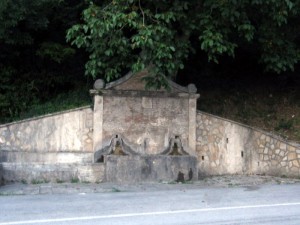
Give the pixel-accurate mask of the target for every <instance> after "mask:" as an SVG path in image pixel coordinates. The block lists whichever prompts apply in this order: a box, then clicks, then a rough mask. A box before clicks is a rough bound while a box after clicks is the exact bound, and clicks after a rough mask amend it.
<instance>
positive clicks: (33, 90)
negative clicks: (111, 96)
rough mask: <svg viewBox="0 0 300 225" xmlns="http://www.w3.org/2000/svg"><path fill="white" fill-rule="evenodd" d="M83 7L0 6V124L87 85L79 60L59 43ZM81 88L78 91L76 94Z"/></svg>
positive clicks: (58, 3) (32, 2) (33, 1)
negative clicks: (62, 94) (60, 94)
mask: <svg viewBox="0 0 300 225" xmlns="http://www.w3.org/2000/svg"><path fill="white" fill-rule="evenodd" d="M83 5H84V3H83V1H79V0H76V1H64V0H26V1H8V0H1V1H0V49H1V51H0V122H1V123H3V122H8V121H11V120H13V119H16V118H20V117H22V116H23V115H22V114H24V113H25V112H26V111H28V110H29V109H30V108H31V107H32V106H34V105H37V104H39V103H42V102H45V101H47V100H49V99H51V98H53V97H55V96H57V95H58V94H59V93H61V92H68V91H70V90H74V89H76V88H78V86H80V85H81V86H82V87H83V86H85V85H89V81H88V80H87V79H86V78H84V76H82V73H83V71H84V64H83V63H82V62H83V59H82V58H83V57H84V56H81V55H79V54H78V53H76V51H75V49H73V48H71V47H70V46H69V45H67V44H66V42H65V32H66V27H69V26H70V25H71V24H74V23H76V21H77V20H78V21H79V15H80V13H79V12H81V11H82V10H83ZM82 87H81V88H82Z"/></svg>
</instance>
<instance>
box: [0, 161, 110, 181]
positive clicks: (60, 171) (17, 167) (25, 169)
mask: <svg viewBox="0 0 300 225" xmlns="http://www.w3.org/2000/svg"><path fill="white" fill-rule="evenodd" d="M0 179H1V180H2V181H4V183H6V182H24V183H47V182H77V181H78V182H91V183H96V182H102V181H103V179H104V165H103V164H95V163H80V164H76V163H75V164H74V163H72V164H70V163H60V164H50V163H0Z"/></svg>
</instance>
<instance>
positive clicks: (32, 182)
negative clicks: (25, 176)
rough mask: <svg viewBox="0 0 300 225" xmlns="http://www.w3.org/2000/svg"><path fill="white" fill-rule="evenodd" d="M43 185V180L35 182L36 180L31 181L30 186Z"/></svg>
mask: <svg viewBox="0 0 300 225" xmlns="http://www.w3.org/2000/svg"><path fill="white" fill-rule="evenodd" d="M43 183H45V182H44V181H43V180H36V179H33V180H31V184H43Z"/></svg>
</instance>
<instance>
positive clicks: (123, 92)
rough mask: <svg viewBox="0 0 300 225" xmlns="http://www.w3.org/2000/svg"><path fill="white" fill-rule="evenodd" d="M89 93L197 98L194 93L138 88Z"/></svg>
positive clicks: (92, 93)
mask: <svg viewBox="0 0 300 225" xmlns="http://www.w3.org/2000/svg"><path fill="white" fill-rule="evenodd" d="M90 94H91V95H102V96H119V97H157V98H199V97H200V95H199V94H194V93H180V92H178V93H176V92H175V93H174V92H166V91H139V90H132V91H127V90H99V91H98V90H94V89H92V90H90Z"/></svg>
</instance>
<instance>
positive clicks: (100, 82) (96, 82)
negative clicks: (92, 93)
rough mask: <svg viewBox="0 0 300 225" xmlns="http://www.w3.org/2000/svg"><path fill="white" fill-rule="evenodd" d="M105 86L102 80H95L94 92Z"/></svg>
mask: <svg viewBox="0 0 300 225" xmlns="http://www.w3.org/2000/svg"><path fill="white" fill-rule="evenodd" d="M104 86H105V82H104V80H102V79H97V80H96V81H95V83H94V89H95V90H101V89H103V88H104Z"/></svg>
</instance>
